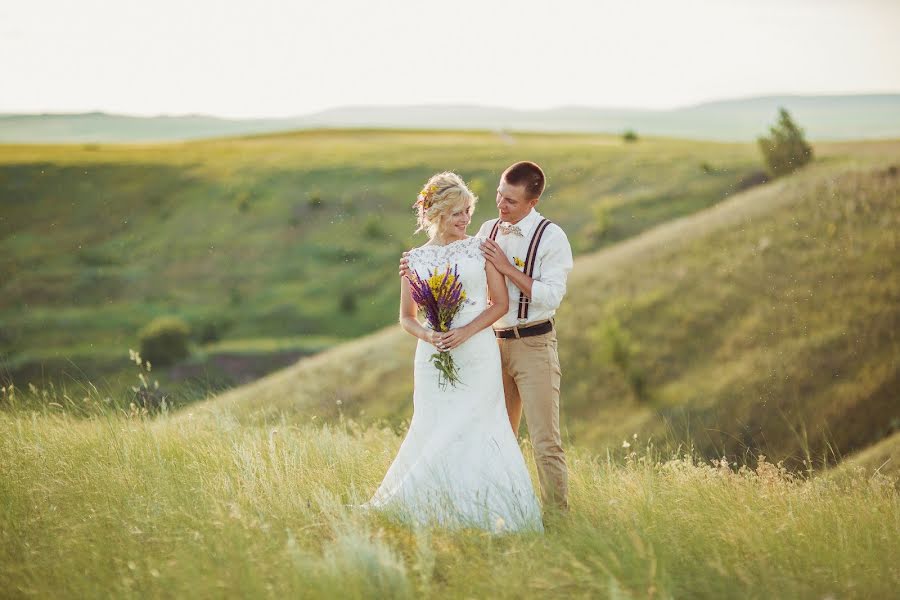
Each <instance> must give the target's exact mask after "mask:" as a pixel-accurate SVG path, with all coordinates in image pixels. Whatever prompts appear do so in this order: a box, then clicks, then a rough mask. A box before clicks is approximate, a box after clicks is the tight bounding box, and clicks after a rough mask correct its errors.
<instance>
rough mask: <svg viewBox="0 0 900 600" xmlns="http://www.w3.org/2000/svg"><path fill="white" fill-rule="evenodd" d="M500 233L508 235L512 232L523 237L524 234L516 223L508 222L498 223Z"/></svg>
mask: <svg viewBox="0 0 900 600" xmlns="http://www.w3.org/2000/svg"><path fill="white" fill-rule="evenodd" d="M500 233H501V234H502V235H509V234H510V233H514V234H516V235H517V236H519V237H525V234H524V233H522V230H521V229H519V226H518V225H510V224H509V223H500Z"/></svg>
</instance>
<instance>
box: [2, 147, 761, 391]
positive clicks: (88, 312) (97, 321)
mask: <svg viewBox="0 0 900 600" xmlns="http://www.w3.org/2000/svg"><path fill="white" fill-rule="evenodd" d="M522 157H529V158H533V159H535V160H538V161H539V162H540V163H541V164H542V165H544V166H545V168H546V169H547V172H548V173H549V174H550V183H549V188H548V191H547V197H546V198H545V201H544V203H543V206H542V207H541V208H542V209H543V210H544V211H545V212H546V213H547V214H548V215H549V216H550V217H552V218H553V219H555V220H557V221H558V222H559V223H560V224H562V225H563V226H564V227H565V228H566V230H567V231H569V233H570V237H571V241H572V243H573V245H574V247H575V250H576V252H577V253H580V254H584V253H586V252H588V251H590V250H593V249H596V248H600V247H603V246H607V245H610V244H613V243H615V242H617V241H619V240H622V239H625V238H627V237H630V236H632V235H634V234H635V233H638V232H640V231H644V230H646V229H647V228H649V227H651V226H653V225H656V224H659V223H662V222H664V221H667V220H669V219H671V218H674V217H678V216H682V215H686V214H690V213H693V212H695V211H697V210H699V209H701V208H704V207H706V206H710V205H712V204H715V203H717V202H719V201H721V200H722V199H723V198H725V197H727V196H728V195H729V194H730V193H733V191H734V190H735V189H736V188H737V187H738V186H739V185H740V182H741V180H742V179H743V178H744V177H746V176H747V175H748V174H750V173H752V172H754V171H755V170H758V169H759V168H760V165H759V158H758V156H757V151H756V148H755V147H754V146H753V145H752V144H717V143H705V142H692V141H679V140H665V139H642V140H641V141H640V142H638V143H636V144H625V143H623V142H622V140H621V139H620V138H617V137H611V136H598V135H590V136H587V135H535V134H530V135H515V134H512V135H504V136H498V135H495V134H490V133H479V132H415V131H413V132H384V131H325V132H305V133H291V134H284V135H272V136H259V137H250V138H240V139H226V140H212V141H203V142H190V143H171V144H156V145H153V144H148V145H96V144H89V145H71V146H62V145H60V146H11V145H5V146H4V145H0V206H2V207H3V210H2V215H0V355H2V357H3V360H4V364H5V366H6V368H7V370H8V371H9V372H11V374H13V375H15V376H16V377H15V379H16V381H17V382H18V383H19V384H20V385H24V384H25V383H26V382H28V381H35V382H37V381H39V380H42V379H43V380H46V379H54V378H56V379H59V378H62V377H60V375H61V374H62V373H63V372H66V373H69V374H71V375H72V376H74V377H75V378H78V379H82V378H84V377H86V376H87V377H90V378H92V379H100V376H101V375H102V376H104V377H107V376H109V377H110V379H111V383H110V385H111V386H112V387H120V388H121V387H124V386H123V385H122V384H121V383H120V382H116V381H115V378H114V377H112V373H115V372H117V371H121V370H122V368H125V369H127V361H126V360H125V357H126V356H127V349H128V348H129V347H135V346H136V343H137V340H136V334H137V332H138V330H139V329H140V328H141V327H142V326H143V325H145V324H146V323H147V322H148V321H150V320H151V319H152V318H153V317H154V316H157V315H162V314H177V315H180V316H182V317H183V318H185V319H186V320H187V321H188V322H189V323H190V324H191V326H192V327H193V329H194V330H195V331H196V332H198V333H199V332H202V331H204V330H208V331H210V330H211V331H212V332H213V333H214V334H215V336H217V337H219V338H221V339H222V340H227V341H229V342H230V343H231V344H232V346H235V345H239V344H240V343H241V340H244V339H258V338H283V337H287V338H298V337H309V338H313V339H321V338H322V336H326V337H329V338H332V339H336V340H342V339H348V338H352V337H355V336H358V335H361V334H365V333H368V332H371V331H373V330H375V329H377V328H380V327H383V326H384V325H387V324H389V323H391V322H393V321H394V320H395V315H396V311H397V308H396V304H397V300H396V297H395V296H396V277H395V273H396V263H397V257H398V255H399V254H400V252H401V251H403V250H404V249H408V248H410V247H412V246H413V245H418V244H420V243H422V241H423V238H422V237H421V236H420V237H418V238H415V237H413V235H412V232H413V230H414V229H415V226H414V221H413V214H412V210H411V208H410V207H411V204H412V201H413V200H414V199H415V195H416V194H417V193H418V190H419V189H420V187H421V185H422V184H423V183H424V182H425V181H426V180H427V178H428V177H429V176H430V175H431V174H433V173H434V172H437V171H440V170H446V169H454V170H457V171H458V172H459V173H461V174H462V175H463V176H464V177H465V179H466V180H467V181H469V182H470V184H471V185H472V187H473V189H474V190H475V191H476V192H477V193H478V194H479V195H480V196H481V198H482V202H481V203H480V205H479V207H478V211H477V213H476V220H484V219H487V218H489V217H491V216H493V215H494V214H495V209H494V207H493V198H494V190H495V186H496V184H497V180H498V177H499V174H500V172H501V171H502V169H503V168H505V167H506V166H507V165H508V164H510V163H511V162H513V161H514V160H517V159H520V158H522ZM273 343H277V342H273ZM258 347H259V346H258V344H257V345H256V349H251V348H246V349H245V350H244V351H245V352H247V353H249V354H254V353H258V352H259V350H258ZM197 352H198V353H200V354H202V353H203V352H209V350H208V349H205V348H204V347H203V344H202V343H201V342H200V340H199V339H198V340H197ZM73 363H74V364H73ZM120 365H121V366H120ZM160 375H161V376H162V377H165V374H164V373H161V374H160ZM120 379H121V378H120Z"/></svg>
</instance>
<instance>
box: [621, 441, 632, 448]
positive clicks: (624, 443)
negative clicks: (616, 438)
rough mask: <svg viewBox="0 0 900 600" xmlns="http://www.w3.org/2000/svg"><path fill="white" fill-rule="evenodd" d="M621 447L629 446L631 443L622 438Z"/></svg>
mask: <svg viewBox="0 0 900 600" xmlns="http://www.w3.org/2000/svg"><path fill="white" fill-rule="evenodd" d="M622 447H623V448H631V444H629V443H628V440H622Z"/></svg>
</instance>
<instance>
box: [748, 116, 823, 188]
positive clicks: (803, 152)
mask: <svg viewBox="0 0 900 600" xmlns="http://www.w3.org/2000/svg"><path fill="white" fill-rule="evenodd" d="M757 142H758V143H759V148H760V150H761V151H762V154H763V158H764V159H765V161H766V166H767V167H768V168H769V172H770V173H771V174H772V176H773V177H780V176H781V175H787V174H788V173H792V172H794V171H796V170H797V169H799V168H800V167H802V166H803V165H805V164H806V163H808V162H809V161H811V160H812V158H813V151H812V147H811V146H810V145H809V144H807V143H806V140H805V139H804V137H803V130H802V129H800V127H798V126H797V124H796V123H794V120H793V119H792V118H791V115H790V114H789V113H788V111H786V110H785V109H784V108H781V109H779V111H778V123H777V124H776V125H773V126H772V127H770V128H769V136H768V137H767V136H762V137H760V138H759V139H758V140H757Z"/></svg>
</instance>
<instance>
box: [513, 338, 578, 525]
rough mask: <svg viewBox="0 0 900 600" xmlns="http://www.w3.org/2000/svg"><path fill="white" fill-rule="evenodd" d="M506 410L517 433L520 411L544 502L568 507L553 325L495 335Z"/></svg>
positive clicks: (559, 372) (563, 507)
mask: <svg viewBox="0 0 900 600" xmlns="http://www.w3.org/2000/svg"><path fill="white" fill-rule="evenodd" d="M497 343H498V344H499V345H500V358H501V360H502V363H503V392H504V394H505V396H506V411H507V413H509V422H510V424H511V425H512V428H513V431H514V432H515V433H516V435H518V433H519V422H520V421H521V419H522V412H523V409H524V412H525V421H526V423H527V424H528V432H529V434H530V435H531V445H532V447H533V448H534V460H535V463H536V465H537V472H538V477H539V479H540V483H541V497H542V498H543V501H544V506H548V507H549V506H555V507H557V508H561V509H563V510H565V509H567V508H568V496H569V489H568V485H569V484H568V478H569V476H568V470H567V468H566V456H565V454H564V453H563V449H562V437H561V435H560V432H559V384H560V377H561V371H560V368H559V355H558V353H557V342H556V328H555V327H554V328H553V330H552V331H550V332H548V333H545V334H542V335H535V336H531V337H523V338H519V339H516V338H509V339H504V338H497Z"/></svg>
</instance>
